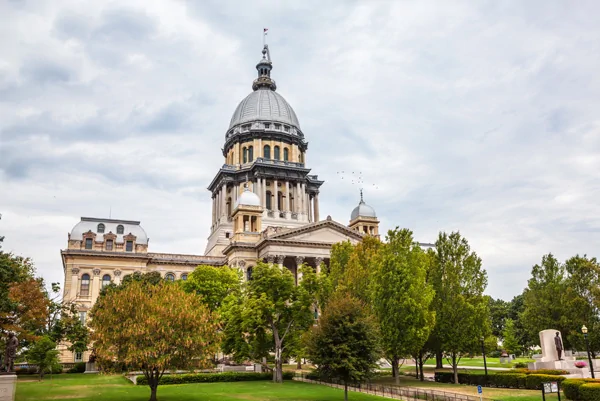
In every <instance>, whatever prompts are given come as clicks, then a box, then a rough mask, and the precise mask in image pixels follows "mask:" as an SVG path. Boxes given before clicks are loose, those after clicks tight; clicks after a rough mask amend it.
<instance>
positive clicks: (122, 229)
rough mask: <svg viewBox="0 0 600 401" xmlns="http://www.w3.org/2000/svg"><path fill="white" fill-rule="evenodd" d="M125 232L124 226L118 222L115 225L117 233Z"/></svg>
mask: <svg viewBox="0 0 600 401" xmlns="http://www.w3.org/2000/svg"><path fill="white" fill-rule="evenodd" d="M124 232H125V227H123V226H122V225H121V224H119V225H118V226H117V234H123V233H124Z"/></svg>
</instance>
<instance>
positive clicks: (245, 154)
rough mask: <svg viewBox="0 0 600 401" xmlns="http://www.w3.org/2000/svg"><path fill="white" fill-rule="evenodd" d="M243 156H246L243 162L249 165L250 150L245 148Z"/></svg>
mask: <svg viewBox="0 0 600 401" xmlns="http://www.w3.org/2000/svg"><path fill="white" fill-rule="evenodd" d="M242 154H243V156H244V157H243V160H244V161H243V162H244V163H248V149H246V148H244V149H243V150H242Z"/></svg>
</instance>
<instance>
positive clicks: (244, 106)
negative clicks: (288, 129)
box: [229, 87, 300, 128]
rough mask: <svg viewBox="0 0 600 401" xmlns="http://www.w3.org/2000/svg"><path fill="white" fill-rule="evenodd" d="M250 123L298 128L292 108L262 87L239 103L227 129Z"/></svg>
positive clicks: (276, 94)
mask: <svg viewBox="0 0 600 401" xmlns="http://www.w3.org/2000/svg"><path fill="white" fill-rule="evenodd" d="M251 121H275V122H279V123H283V124H290V125H293V126H295V127H296V128H300V123H299V122H298V117H296V113H295V112H294V109H292V106H290V105H289V103H288V102H287V101H286V100H285V99H284V98H283V96H281V95H280V94H279V93H277V92H275V91H273V90H271V89H269V88H264V87H262V88H259V89H258V90H255V91H254V92H252V93H251V94H249V95H248V96H246V98H245V99H244V100H242V101H241V102H240V104H239V105H238V107H237V108H236V109H235V112H234V113H233V116H232V117H231V123H230V124H229V128H232V127H233V126H236V125H238V124H243V123H247V122H251Z"/></svg>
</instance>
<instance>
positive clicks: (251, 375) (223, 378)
mask: <svg viewBox="0 0 600 401" xmlns="http://www.w3.org/2000/svg"><path fill="white" fill-rule="evenodd" d="M283 378H284V379H285V380H291V379H293V378H294V372H283ZM271 379H273V374H272V373H256V372H248V373H245V372H223V373H188V374H181V375H179V374H178V375H164V376H163V377H161V379H160V381H159V383H158V384H163V385H164V384H185V383H215V382H241V381H257V380H271ZM136 383H137V384H139V385H147V384H148V379H146V376H138V377H137V380H136Z"/></svg>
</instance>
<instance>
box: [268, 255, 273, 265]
mask: <svg viewBox="0 0 600 401" xmlns="http://www.w3.org/2000/svg"><path fill="white" fill-rule="evenodd" d="M267 263H268V264H270V265H272V264H273V263H275V255H267Z"/></svg>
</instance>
